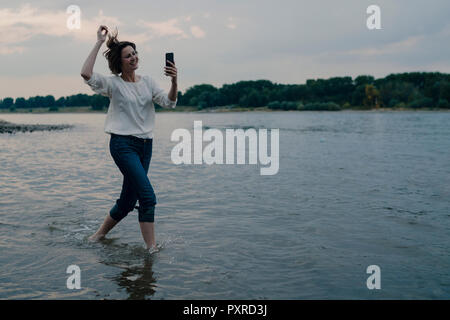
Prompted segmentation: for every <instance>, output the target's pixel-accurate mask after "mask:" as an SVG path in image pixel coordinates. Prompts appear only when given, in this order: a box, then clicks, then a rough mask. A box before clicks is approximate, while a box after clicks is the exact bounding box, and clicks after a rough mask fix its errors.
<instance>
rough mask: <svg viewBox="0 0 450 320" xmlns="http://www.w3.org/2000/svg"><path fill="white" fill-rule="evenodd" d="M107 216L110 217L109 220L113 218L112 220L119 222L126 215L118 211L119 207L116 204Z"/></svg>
mask: <svg viewBox="0 0 450 320" xmlns="http://www.w3.org/2000/svg"><path fill="white" fill-rule="evenodd" d="M109 215H110V216H111V218H113V219H114V220H116V221H117V222H119V221H120V220H122V219H123V218H125V217H126V216H127V215H128V213H124V212H122V211H121V210H120V209H119V206H118V205H117V203H116V204H115V205H114V206H113V207H112V208H111V210H110V211H109Z"/></svg>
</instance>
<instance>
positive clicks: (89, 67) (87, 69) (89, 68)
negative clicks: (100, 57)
mask: <svg viewBox="0 0 450 320" xmlns="http://www.w3.org/2000/svg"><path fill="white" fill-rule="evenodd" d="M103 30H105V31H106V32H105V34H103V33H102V31H103ZM107 34H108V28H107V27H106V26H103V25H102V26H100V27H99V28H98V30H97V43H96V44H95V46H94V48H93V49H92V51H91V53H90V54H89V56H88V57H87V59H86V61H85V62H84V64H83V68H81V76H82V77H83V78H84V80H89V79H90V78H91V76H92V72H93V71H94V64H95V59H96V58H97V54H98V51H99V50H100V47H101V46H102V44H103V42H105V40H106V35H107Z"/></svg>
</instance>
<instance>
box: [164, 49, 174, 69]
mask: <svg viewBox="0 0 450 320" xmlns="http://www.w3.org/2000/svg"><path fill="white" fill-rule="evenodd" d="M167 60H169V61H170V62H172V63H174V64H175V61H174V60H173V52H168V53H166V67H171V65H170V64H169V63H168V62H167Z"/></svg>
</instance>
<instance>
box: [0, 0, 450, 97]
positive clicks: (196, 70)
mask: <svg viewBox="0 0 450 320" xmlns="http://www.w3.org/2000/svg"><path fill="white" fill-rule="evenodd" d="M373 4H375V5H378V6H379V8H380V21H381V29H373V30H371V29H369V28H368V27H367V24H366V21H367V19H368V18H369V17H370V16H371V14H368V13H367V12H366V10H367V8H368V7H369V6H370V5H373ZM71 5H76V6H78V8H79V10H80V20H79V21H80V28H79V29H77V28H68V26H67V21H68V20H70V21H72V22H73V21H74V20H71V15H72V13H70V12H69V13H68V12H67V8H68V7H69V6H71ZM100 24H105V25H107V26H108V28H109V29H110V30H112V29H114V28H115V27H117V29H118V30H119V40H122V41H124V40H127V41H133V42H135V43H136V45H137V50H138V52H139V58H140V65H139V69H138V70H137V74H140V75H146V74H147V75H150V76H152V77H153V78H154V79H155V80H156V81H157V82H158V83H159V85H160V86H161V87H162V88H164V89H166V90H168V89H169V88H170V78H169V77H166V76H165V75H164V69H163V68H164V55H165V53H166V52H174V57H175V63H176V66H177V68H178V90H179V91H182V92H183V93H184V92H185V91H186V89H188V88H189V87H191V86H193V85H196V84H204V83H207V84H212V85H214V86H216V87H217V88H220V87H221V86H222V85H223V84H230V83H235V82H238V81H241V80H259V79H266V80H270V81H272V82H274V83H283V84H302V83H305V82H306V80H307V79H317V78H330V77H336V76H351V77H353V78H355V77H356V76H358V75H361V74H370V75H373V76H375V77H376V78H380V77H384V76H386V75H388V74H391V73H399V72H412V71H433V72H434V71H438V72H444V73H449V72H450V41H449V40H450V1H448V0H430V1H424V0H420V1H418V0H395V1H394V0H370V1H366V0H340V1H336V0H315V1H302V0H278V1H275V0H272V1H268V0H151V1H149V0H127V1H118V0H109V1H101V0H96V1H92V0H78V1H76V0H70V1H65V0H58V1H57V0H40V1H21V0H15V1H4V0H0V99H3V98H5V97H13V98H17V97H25V98H28V97H30V96H36V95H43V96H45V95H48V94H51V95H54V96H55V98H56V99H58V98H59V97H61V96H68V95H72V94H77V93H87V94H93V92H92V91H91V89H90V88H89V87H88V86H87V85H86V84H85V83H84V81H83V79H82V78H81V76H80V71H81V67H82V65H83V63H84V61H85V59H86V57H87V56H88V54H89V52H90V51H91V49H92V48H93V46H94V44H95V42H96V40H97V35H96V32H97V28H98V26H99V25H100ZM72 26H73V23H72ZM104 50H106V45H105V44H104V45H103V47H102V48H101V49H100V52H99V54H98V56H97V61H96V64H95V66H94V71H95V72H98V73H102V74H104V75H111V72H110V70H109V69H108V65H107V61H106V59H105V58H104V57H103V56H102V52H103V51H104Z"/></svg>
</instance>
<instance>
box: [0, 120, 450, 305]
mask: <svg viewBox="0 0 450 320" xmlns="http://www.w3.org/2000/svg"><path fill="white" fill-rule="evenodd" d="M1 118H2V119H4V120H6V121H12V122H17V123H41V124H44V123H45V124H61V123H66V124H74V125H75V127H74V128H73V129H68V130H63V131H53V132H33V133H17V134H14V135H10V134H3V135H0V161H1V166H2V170H1V171H0V298H2V299H5V298H7V299H380V298H383V299H393V298H395V299H448V298H450V274H449V270H450V257H449V244H450V241H449V231H450V230H449V226H450V224H449V221H450V201H449V199H450V179H449V178H450V166H449V159H450V139H449V138H450V126H449V123H450V113H446V112H398V113H395V112H336V113H333V112H317V113H316V112H301V113H299V112H279V113H278V112H271V113H257V112H250V113H158V114H157V126H156V136H155V141H154V149H153V158H152V162H151V165H150V171H149V177H150V180H151V181H152V184H153V186H154V188H155V192H156V195H157V198H158V206H157V211H156V224H155V228H156V236H157V242H159V243H160V244H161V246H162V250H161V251H160V252H159V253H157V254H156V255H154V256H150V257H149V256H148V255H147V254H146V251H145V250H144V243H143V240H142V237H141V234H140V229H139V225H138V222H137V213H136V211H134V212H133V213H130V214H129V216H128V217H127V218H126V219H125V220H123V221H122V222H121V223H120V224H119V225H118V226H117V227H116V228H115V229H113V231H112V232H111V233H110V234H109V235H108V237H107V240H105V241H103V242H100V243H90V242H88V241H87V240H86V238H87V237H88V236H89V235H91V234H92V233H93V232H95V230H96V229H97V227H98V226H99V224H100V223H101V222H102V221H103V218H104V217H105V215H106V214H107V212H108V211H109V210H110V208H111V207H112V206H113V205H114V202H115V200H116V199H117V197H118V196H119V193H120V188H121V185H122V175H121V174H120V171H119V170H118V168H117V167H116V166H115V164H114V162H113V160H112V158H111V156H110V154H109V147H108V145H109V135H106V134H105V133H104V132H103V123H104V119H105V115H104V114H2V115H1ZM194 120H202V122H203V126H204V127H205V128H206V127H208V128H219V129H224V128H255V129H258V128H279V129H280V170H279V172H278V174H276V175H274V176H261V175H260V170H259V169H260V168H259V166H258V165H212V166H207V165H181V166H176V165H174V164H172V162H171V160H170V152H171V149H172V148H173V146H174V145H175V144H176V143H175V142H171V141H170V134H171V133H172V131H173V130H174V129H176V128H187V129H189V130H191V132H192V128H193V122H194ZM72 264H76V265H78V266H79V267H80V269H81V289H79V290H69V289H67V287H66V280H67V278H68V277H69V276H70V275H69V274H67V273H66V269H67V267H68V266H69V265H72ZM369 265H378V266H379V267H380V269H381V289H380V290H369V289H367V286H366V280H367V278H368V277H369V274H367V273H366V268H367V267H368V266H369Z"/></svg>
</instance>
